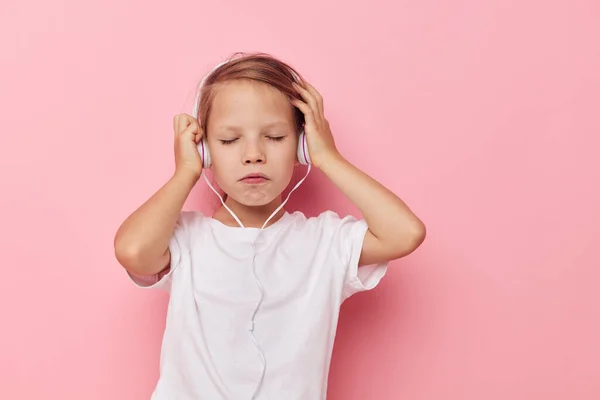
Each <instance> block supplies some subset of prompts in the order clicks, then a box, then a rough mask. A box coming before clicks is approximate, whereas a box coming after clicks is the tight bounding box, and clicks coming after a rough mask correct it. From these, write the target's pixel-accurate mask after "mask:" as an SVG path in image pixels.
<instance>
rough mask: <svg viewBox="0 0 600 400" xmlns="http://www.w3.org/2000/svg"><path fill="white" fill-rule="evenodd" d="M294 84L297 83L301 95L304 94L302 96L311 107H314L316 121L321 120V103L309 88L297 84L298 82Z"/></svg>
mask: <svg viewBox="0 0 600 400" xmlns="http://www.w3.org/2000/svg"><path fill="white" fill-rule="evenodd" d="M294 85H296V88H297V89H298V91H299V92H300V95H301V96H302V98H303V99H304V101H305V102H306V104H308V105H309V106H310V108H312V109H313V114H314V116H313V118H314V119H315V121H320V120H321V118H320V116H319V105H318V104H317V100H316V99H315V98H314V97H313V95H312V94H311V93H310V92H309V91H308V90H306V89H304V88H303V87H301V86H300V85H297V84H294Z"/></svg>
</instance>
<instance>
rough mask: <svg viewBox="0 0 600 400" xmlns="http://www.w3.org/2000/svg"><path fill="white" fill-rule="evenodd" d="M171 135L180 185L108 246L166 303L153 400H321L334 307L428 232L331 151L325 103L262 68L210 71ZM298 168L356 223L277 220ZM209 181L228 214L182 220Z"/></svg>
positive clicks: (300, 82) (172, 185) (268, 65)
mask: <svg viewBox="0 0 600 400" xmlns="http://www.w3.org/2000/svg"><path fill="white" fill-rule="evenodd" d="M173 129H174V132H175V139H174V141H175V163H176V167H175V172H174V174H173V175H172V177H171V179H170V180H169V181H168V182H167V183H166V184H165V185H164V186H163V187H162V188H161V189H160V190H158V192H156V193H155V194H154V195H153V196H152V197H151V198H150V199H149V200H147V201H146V202H145V203H144V204H142V205H141V206H140V207H139V208H138V209H137V210H136V211H135V212H134V213H132V214H131V215H130V216H129V217H128V218H127V219H126V220H125V221H124V222H123V224H122V225H121V227H120V228H119V230H118V232H117V234H116V236H115V243H114V244H115V254H116V258H117V259H118V261H119V263H120V264H121V265H122V266H123V267H124V268H125V270H126V271H127V273H128V275H129V276H130V277H131V279H132V280H133V282H135V283H136V284H137V285H138V286H140V287H145V288H163V289H165V290H167V291H169V292H170V300H169V307H168V312H167V322H166V328H165V332H164V337H163V344H162V349H161V362H160V378H159V380H158V383H157V385H156V387H155V390H154V393H153V395H152V399H154V400H163V399H164V400H173V399H176V400H184V399H185V400H187V399H189V400H192V399H194V400H196V399H209V400H217V399H234V400H237V399H277V400H281V399H286V400H292V399H310V400H318V399H325V396H326V392H327V378H328V372H329V364H330V359H331V353H332V348H333V343H334V338H335V333H336V326H337V321H338V313H339V308H340V305H341V304H342V302H343V301H344V300H345V299H347V298H348V297H350V296H352V295H353V294H355V293H357V292H360V291H365V290H369V289H372V288H373V287H375V286H376V285H377V284H378V282H379V281H380V279H381V278H382V276H383V275H384V274H385V272H386V270H387V266H388V262H389V261H390V260H394V259H397V258H400V257H403V256H406V255H408V254H410V253H411V252H413V251H414V250H415V249H416V248H417V247H418V246H419V245H420V244H421V243H422V242H423V240H424V238H425V226H424V225H423V223H422V222H421V221H420V220H419V218H417V217H416V216H415V215H414V214H413V213H412V212H411V210H410V209H409V208H408V207H407V206H406V205H405V204H404V202H403V201H402V200H400V199H399V198H398V197H397V196H396V195H394V194H393V193H392V192H390V191H389V190H387V189H386V188H385V187H383V186H382V185H380V184H379V183H378V182H376V181H375V180H374V179H372V178H370V177H369V176H367V175H366V174H365V173H363V172H362V171H360V170H359V169H358V168H356V167H355V166H353V165H352V164H351V163H350V162H349V161H348V160H346V159H345V158H344V157H343V156H342V155H341V154H340V153H339V152H338V150H337V148H336V146H335V142H334V139H333V136H332V134H331V130H330V128H329V123H328V122H327V119H326V118H325V115H324V105H323V99H322V97H321V96H320V94H319V93H318V92H317V90H316V89H315V88H314V87H313V86H311V85H310V84H309V83H307V82H306V81H305V80H304V79H302V78H301V77H300V75H299V74H298V73H297V72H296V71H295V70H294V69H293V68H291V67H290V66H289V65H287V64H286V63H284V62H282V61H280V60H277V59H276V58H274V57H272V56H270V55H267V54H263V53H255V54H249V55H244V54H241V55H240V54H237V55H236V56H234V57H232V58H231V59H230V60H228V61H227V62H225V63H222V64H220V65H218V66H217V67H216V68H214V69H213V70H212V71H211V73H209V75H208V76H207V77H205V79H204V80H203V81H202V83H201V84H200V88H199V90H198V97H197V101H196V105H195V106H194V112H193V115H186V114H181V115H177V116H176V117H175V118H174V124H173ZM299 164H307V165H308V168H307V174H308V172H309V171H310V168H311V166H314V167H316V168H319V169H321V171H323V173H324V174H325V175H326V176H327V177H328V178H329V179H330V180H331V181H332V182H333V183H334V184H335V185H336V186H337V187H338V188H339V189H340V190H341V191H342V192H343V193H344V194H345V195H346V196H347V197H348V198H349V199H350V201H352V202H353V203H354V204H355V205H356V207H357V208H358V209H359V210H360V211H361V213H362V215H363V216H364V219H356V218H354V217H352V216H345V217H343V218H340V217H339V216H338V215H337V214H336V213H334V212H332V211H326V212H323V213H321V214H320V215H318V216H316V217H310V218H307V217H305V216H304V214H302V213H301V212H294V213H288V212H287V211H285V210H284V209H283V206H284V204H285V201H287V198H286V199H285V200H283V198H282V192H283V191H284V189H285V188H286V187H287V186H288V184H289V183H290V181H291V178H292V174H293V171H294V168H295V167H296V166H298V165H299ZM205 169H210V170H211V171H212V173H213V175H214V179H215V181H216V183H217V184H218V186H219V187H220V188H221V189H222V191H223V192H224V193H225V195H224V196H223V197H221V196H220V195H219V193H218V192H217V191H216V190H215V189H214V188H212V186H211V189H213V191H215V193H217V195H219V197H220V198H221V202H222V207H220V208H219V209H218V210H217V211H216V212H215V213H214V215H212V216H207V215H203V214H202V213H201V212H198V211H182V207H183V204H184V202H185V200H186V198H187V197H188V194H189V193H190V191H191V189H192V188H193V186H194V185H195V184H196V183H197V181H198V180H199V178H200V177H201V176H204V179H205V180H206V182H207V183H208V184H209V185H210V182H209V181H208V180H207V179H206V176H205V175H204V174H203V172H204V170H205ZM304 178H306V176H305V177H304ZM303 180H304V179H303ZM303 180H301V181H300V182H299V183H298V185H299V184H301V183H302V181H303ZM298 185H296V187H295V188H294V189H293V190H295V189H296V188H297V187H298ZM293 190H292V192H293ZM290 194H291V192H290ZM288 198H289V195H288Z"/></svg>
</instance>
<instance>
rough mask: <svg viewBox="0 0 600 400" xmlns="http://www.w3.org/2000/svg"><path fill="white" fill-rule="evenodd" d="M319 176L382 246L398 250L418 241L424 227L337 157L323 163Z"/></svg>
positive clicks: (386, 192) (385, 191) (395, 198)
mask: <svg viewBox="0 0 600 400" xmlns="http://www.w3.org/2000/svg"><path fill="white" fill-rule="evenodd" d="M321 170H322V171H323V173H324V174H325V175H326V176H327V177H328V178H329V179H330V180H331V181H332V182H333V184H334V185H335V186H337V187H338V188H339V189H340V190H341V192H342V193H344V195H346V196H347V197H348V199H349V200H350V201H351V202H352V203H353V204H354V205H355V206H356V207H357V208H358V209H359V210H360V212H361V213H362V215H363V217H364V218H365V220H366V222H367V225H368V226H369V231H371V233H372V234H373V236H375V237H376V238H377V239H378V240H379V241H380V242H381V243H382V244H389V245H390V246H393V247H398V243H400V244H402V245H405V244H407V243H411V242H419V241H422V239H423V236H424V234H425V225H424V224H423V222H421V220H420V219H419V218H418V217H417V216H416V215H415V214H414V213H413V212H412V211H411V210H410V208H409V207H408V206H407V205H406V204H405V203H404V202H403V201H402V200H401V199H400V198H399V197H398V196H396V195H395V194H394V193H393V192H391V191H390V190H388V189H387V188H386V187H384V186H383V185H381V184H380V183H379V182H377V181H376V180H375V179H373V178H371V177H370V176H368V175H367V174H366V173H364V172H363V171H361V170H360V169H359V168H357V167H355V166H354V165H353V164H351V163H350V162H349V161H347V160H346V159H344V158H343V157H342V156H341V155H340V154H335V155H334V156H331V157H330V158H328V159H327V161H326V162H324V163H323V165H322V166H321Z"/></svg>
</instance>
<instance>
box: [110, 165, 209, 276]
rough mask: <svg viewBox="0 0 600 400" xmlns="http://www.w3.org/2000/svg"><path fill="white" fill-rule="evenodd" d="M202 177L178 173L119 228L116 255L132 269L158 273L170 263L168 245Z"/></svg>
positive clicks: (139, 271) (137, 271)
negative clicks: (181, 213)
mask: <svg viewBox="0 0 600 400" xmlns="http://www.w3.org/2000/svg"><path fill="white" fill-rule="evenodd" d="M197 180H198V178H197V177H196V176H194V175H193V174H190V173H187V172H183V171H182V172H176V173H175V174H174V175H173V176H172V177H171V179H169V181H168V182H167V183H166V184H165V185H164V186H163V187H161V188H160V189H159V190H158V191H157V192H156V193H155V194H154V195H153V196H152V197H150V198H149V199H148V200H147V201H146V202H145V203H144V204H142V205H141V206H140V207H139V208H138V209H137V210H135V211H134V212H133V213H132V214H131V215H130V216H129V217H128V218H127V219H126V220H125V221H124V222H123V224H122V225H121V226H120V227H119V229H118V231H117V233H116V235H115V240H114V246H115V255H116V257H117V259H118V261H119V262H120V263H121V265H123V267H125V268H126V269H128V270H131V271H132V272H136V273H140V274H155V273H158V272H159V271H160V270H162V269H163V268H164V267H165V266H166V265H165V264H166V263H168V255H169V253H168V251H167V250H168V246H169V242H170V240H171V236H172V235H173V231H174V229H175V224H176V222H177V219H178V218H179V214H180V212H181V209H182V208H183V205H184V203H185V201H186V199H187V197H188V195H189V194H190V192H191V190H192V188H193V187H194V185H195V184H196V182H197Z"/></svg>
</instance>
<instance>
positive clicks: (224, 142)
mask: <svg viewBox="0 0 600 400" xmlns="http://www.w3.org/2000/svg"><path fill="white" fill-rule="evenodd" d="M236 140H237V138H235V139H230V140H223V139H219V141H220V142H221V143H223V144H231V143H233V142H235V141H236Z"/></svg>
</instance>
